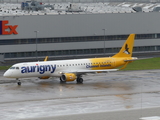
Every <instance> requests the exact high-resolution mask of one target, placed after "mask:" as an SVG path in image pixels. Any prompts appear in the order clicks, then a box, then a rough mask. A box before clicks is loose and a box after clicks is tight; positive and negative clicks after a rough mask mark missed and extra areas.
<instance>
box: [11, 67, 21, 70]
mask: <svg viewBox="0 0 160 120" xmlns="http://www.w3.org/2000/svg"><path fill="white" fill-rule="evenodd" d="M9 69H17V70H18V69H19V67H10V68H9Z"/></svg>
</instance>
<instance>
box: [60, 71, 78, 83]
mask: <svg viewBox="0 0 160 120" xmlns="http://www.w3.org/2000/svg"><path fill="white" fill-rule="evenodd" d="M76 78H77V76H76V75H75V74H74V73H65V74H63V75H62V76H61V77H60V80H61V81H62V82H69V81H74V80H75V79H76Z"/></svg>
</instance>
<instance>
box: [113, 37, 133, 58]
mask: <svg viewBox="0 0 160 120" xmlns="http://www.w3.org/2000/svg"><path fill="white" fill-rule="evenodd" d="M134 38H135V34H130V35H129V37H128V39H127V40H126V42H125V43H124V44H123V46H122V48H121V50H120V51H119V53H117V54H115V55H114V56H113V57H131V56H132V51H133V45H134Z"/></svg>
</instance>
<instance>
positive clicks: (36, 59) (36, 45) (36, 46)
mask: <svg viewBox="0 0 160 120" xmlns="http://www.w3.org/2000/svg"><path fill="white" fill-rule="evenodd" d="M34 32H35V33H36V60H37V61H38V55H37V34H38V32H39V31H34Z"/></svg>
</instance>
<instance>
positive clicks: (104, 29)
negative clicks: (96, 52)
mask: <svg viewBox="0 0 160 120" xmlns="http://www.w3.org/2000/svg"><path fill="white" fill-rule="evenodd" d="M102 30H104V43H103V44H104V48H103V52H104V55H105V53H106V50H105V48H106V46H105V35H106V29H102Z"/></svg>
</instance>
